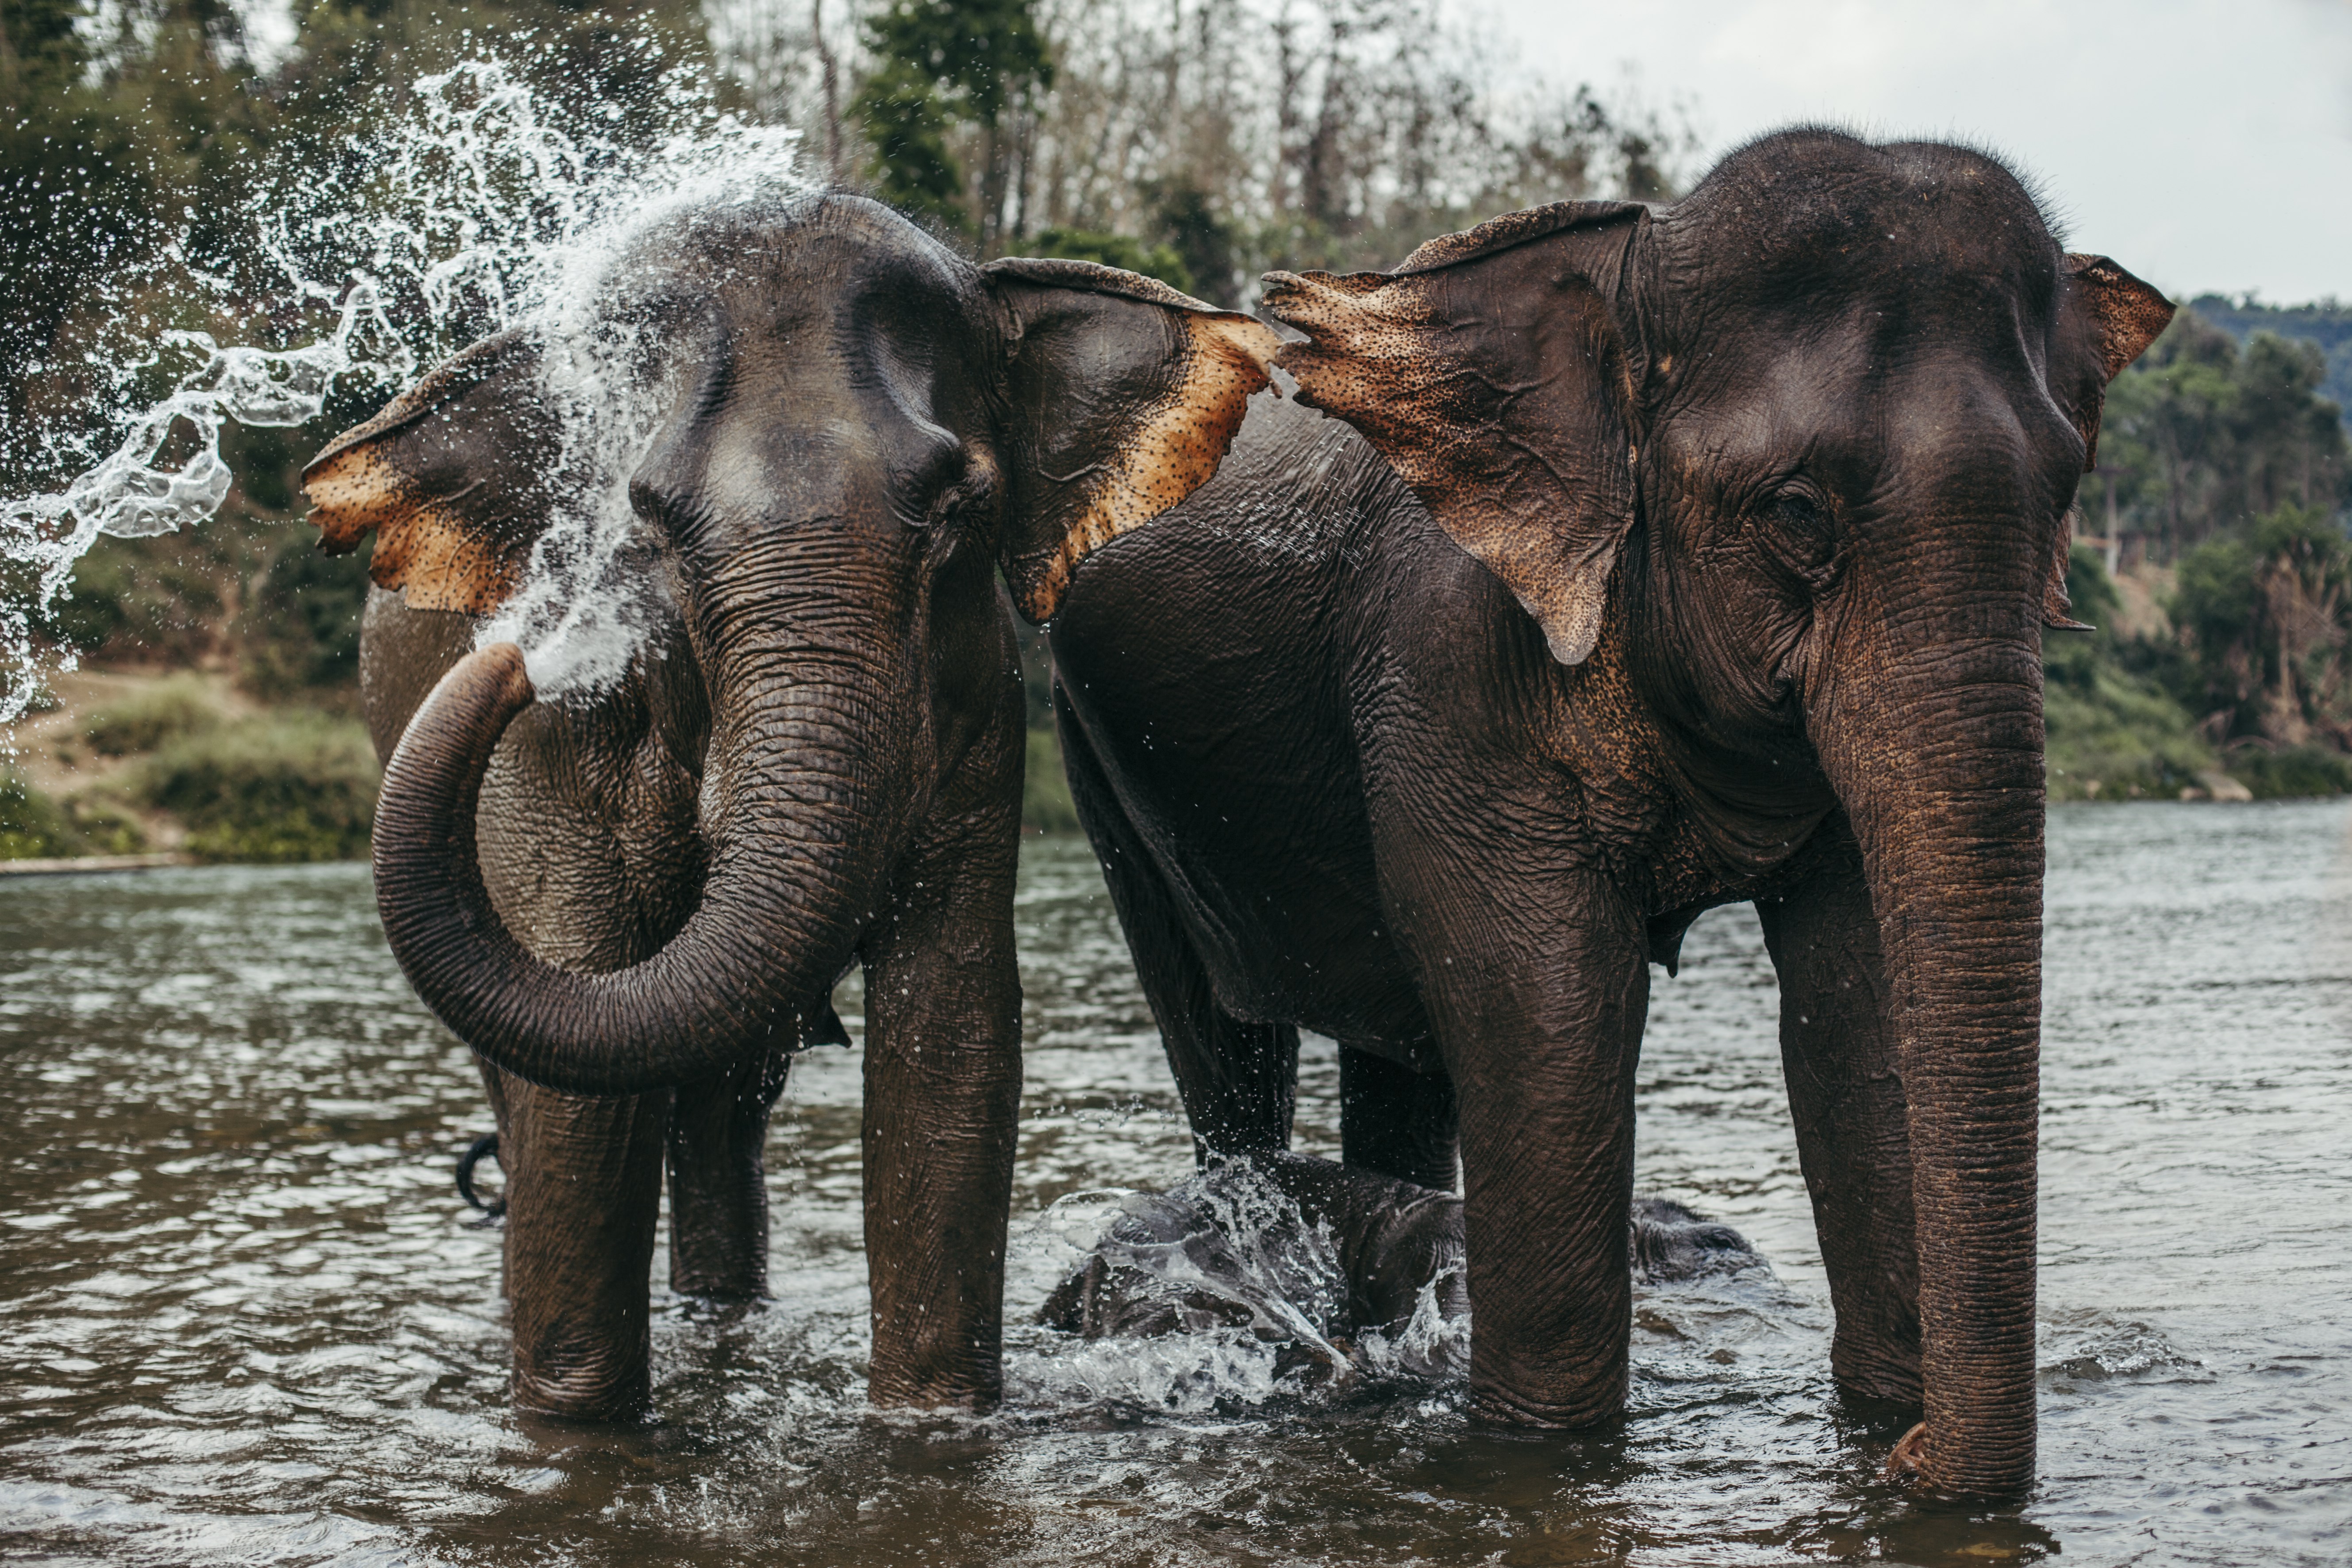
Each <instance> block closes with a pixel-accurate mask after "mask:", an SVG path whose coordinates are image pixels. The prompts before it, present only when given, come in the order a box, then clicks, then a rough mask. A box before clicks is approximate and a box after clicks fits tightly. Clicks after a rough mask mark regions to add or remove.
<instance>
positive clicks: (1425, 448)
mask: <svg viewBox="0 0 2352 1568" xmlns="http://www.w3.org/2000/svg"><path fill="white" fill-rule="evenodd" d="M1646 216H1647V209H1646V208H1644V207H1642V206H1639V205H1634V204H1631V203H1625V202H1561V203H1559V204H1557V205H1552V206H1547V207H1536V208H1532V209H1530V210H1528V211H1527V212H1520V213H1512V214H1510V215H1508V216H1504V217H1499V218H1496V219H1495V220H1494V221H1493V222H1491V223H1487V224H1483V225H1481V226H1478V227H1477V228H1475V229H1472V230H1470V231H1469V232H1468V233H1466V234H1457V235H1448V236H1445V237H1443V238H1439V239H1433V240H1431V241H1430V242H1429V243H1428V244H1427V245H1424V246H1423V247H1421V248H1420V249H1419V250H1416V251H1414V252H1413V253H1412V255H1411V256H1409V257H1407V258H1405V260H1404V262H1403V264H1402V266H1400V267H1398V268H1397V269H1396V270H1395V271H1394V272H1388V273H1381V272H1359V273H1354V274H1350V275H1347V276H1335V275H1333V274H1330V273H1325V272H1309V273H1306V274H1304V275H1297V274H1292V273H1287V272H1274V273H1269V274H1267V275H1266V280H1265V281H1266V291H1265V303H1266V307H1267V309H1268V310H1271V311H1272V312H1273V313H1274V314H1275V315H1276V317H1278V318H1280V319H1281V320H1282V321H1286V322H1287V323H1288V324H1289V325H1291V326H1294V327H1297V328H1298V329H1299V330H1300V331H1304V332H1305V333H1307V338H1308V341H1307V342H1304V343H1291V344H1288V345H1286V347H1285V348H1284V349H1283V351H1282V353H1280V355H1279V356H1277V359H1276V363H1278V364H1280V365H1281V366H1282V368H1283V369H1285V370H1286V371H1288V372H1290V373H1291V374H1293V375H1296V376H1297V378H1298V397H1299V401H1301V402H1303V403H1306V404H1307V405H1310V406H1312V407H1316V408H1320V409H1323V410H1324V411H1326V412H1327V413H1329V414H1333V415H1336V416H1339V418H1342V419H1345V420H1346V421H1347V422H1348V423H1349V424H1350V425H1352V426H1355V427H1356V428H1357V429H1358V430H1360V431H1361V432H1362V433H1363V435H1364V437H1365V438H1366V439H1367V440H1369V441H1370V442H1371V444H1372V446H1373V447H1375V448H1376V449H1377V450H1378V451H1379V452H1380V454H1381V456H1382V457H1384V458H1387V459H1388V461H1389V463H1390V466H1391V467H1392V468H1395V469H1396V471H1397V473H1398V475H1399V477H1401V478H1402V479H1403V480H1404V481H1405V483H1407V484H1408V485H1410V486H1412V489H1413V492H1414V493H1415V494H1416V495H1418V496H1419V497H1420V498H1421V500H1422V504H1423V505H1424V506H1426V507H1428V508H1429V510H1430V514H1431V515H1432V516H1433V517H1434V518H1435V519H1436V520H1437V522H1438V524H1439V526H1441V527H1443V528H1444V530H1445V531H1446V532H1447V533H1448V534H1449V535H1451V536H1452V537H1453V539H1454V542H1456V543H1457V544H1459V545H1461V546H1462V548H1463V549H1465V550H1466V551H1468V552H1470V553H1471V554H1472V555H1474V556H1475V557H1476V558H1477V559H1478V560H1479V561H1481V562H1483V563H1485V564H1486V568H1487V569H1488V570H1489V571H1491V572H1493V573H1494V574H1495V575H1496V577H1498V578H1500V579H1501V580H1502V581H1503V583H1504V584H1505V585H1506V586H1507V587H1508V588H1509V589H1510V590H1511V592H1512V593H1513V594H1514V595H1517V597H1518V601H1519V603H1520V604H1521V605H1525V606H1526V608H1527V611H1528V614H1529V615H1531V616H1534V617H1535V618H1536V621H1537V623H1538V625H1540V626H1542V627H1543V632H1544V637H1545V639H1546V640H1547V641H1548V642H1549V644H1550V646H1551V652H1552V657H1553V658H1557V659H1559V661H1560V662H1561V663H1562V664H1580V663H1582V662H1583V661H1584V659H1585V658H1588V657H1590V656H1591V652H1592V647H1593V644H1594V642H1595V641H1596V640H1597V639H1598V638H1599V637H1600V635H1601V617H1602V614H1603V612H1604V611H1605V610H1606V608H1607V605H1608V594H1609V579H1610V574H1611V573H1612V569H1613V568H1614V566H1615V563H1616V559H1617V552H1618V546H1619V545H1620V543H1621V542H1622V541H1623V539H1624V537H1625V533H1626V531H1627V530H1628V529H1629V528H1631V527H1632V526H1633V431H1632V426H1631V416H1632V410H1633V382H1632V377H1631V374H1630V371H1629V367H1628V361H1627V353H1626V345H1625V343H1624V342H1623V339H1622V334H1621V333H1620V331H1619V328H1618V323H1617V315H1616V310H1615V309H1614V303H1613V302H1614V300H1615V299H1616V297H1617V291H1618V285H1619V283H1620V280H1621V279H1622V276H1623V273H1624V268H1625V260H1626V255H1627V252H1628V250H1629V248H1630V247H1631V246H1632V245H1633V238H1634V236H1635V235H1636V234H1637V233H1638V232H1639V230H1640V228H1641V226H1642V225H1643V223H1644V222H1645V221H1646Z"/></svg>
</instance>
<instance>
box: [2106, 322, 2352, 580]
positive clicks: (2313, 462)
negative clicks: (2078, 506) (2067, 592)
mask: <svg viewBox="0 0 2352 1568" xmlns="http://www.w3.org/2000/svg"><path fill="white" fill-rule="evenodd" d="M2324 374H2326V363H2325V361H2324V359H2323V357H2322V355H2321V353H2320V350H2319V349H2318V348H2317V347H2315V345H2313V344H2310V343H2302V342H2288V341H2287V340H2286V339H2284V338H2280V337H2275V336H2273V335H2271V334H2269V333H2261V334H2257V335H2256V336H2255V337H2254V338H2253V339H2252V341H2251V342H2249V343H2248V344H2247V345H2246V346H2245V348H2244V349H2243V350H2241V349H2240V348H2239V346H2238V344H2237V342H2236V341H2235V340H2233V339H2232V338H2231V337H2230V335H2229V334H2228V333H2226V332H2223V331H2219V330H2217V329H2215V328H2214V327H2212V326H2210V325H2209V324H2208V323H2206V322H2205V321H2203V320H2202V319H2200V317H2199V316H2198V315H2197V313H2196V312H2195V311H2194V310H2182V311H2181V312H2180V313H2179V315H2178V316H2176V317H2175V318H2174V319H2173V322H2172V325H2171V326H2170V327H2169V328H2168V329H2167V330H2166V331H2165V333H2164V335H2163V336H2162V337H2160V338H2158V340H2157V342H2156V343H2155V344H2154V346H2152V347H2151V348H2150V349H2149V350H2148V352H2147V353H2146V354H2145V355H2143V356H2142V357H2141V359H2140V361H2139V362H2138V363H2137V364H2135V365H2133V366H2132V367H2131V368H2129V369H2127V370H2126V371H2125V372H2124V373H2123V374H2121V375H2118V376H2117V377H2116V379H2115V381H2114V383H2113V384H2111V385H2110V386H2109V387H2108V388H2107V399H2106V407H2105V417H2104V419H2103V422H2102V426H2101V430H2100V435H2099V452H2098V458H2099V473H2098V475H2097V476H2096V477H2095V478H2094V479H2091V480H2088V481H2086V482H2085V484H2084V498H2083V499H2084V504H2085V506H2086V507H2087V508H2088V509H2090V510H2091V512H2092V514H2093V516H2094V517H2095V518H2101V517H2102V514H2103V513H2104V519H2103V525H2104V524H2105V521H2112V524H2113V525H2114V526H2115V527H2116V528H2118V529H2120V530H2121V531H2124V532H2126V533H2135V534H2138V535H2141V536H2142V537H2144V538H2145V539H2146V540H2147V542H2148V547H2149V549H2150V550H2151V552H2153V553H2154V554H2155V555H2156V556H2157V557H2158V559H2162V560H2171V559H2173V558H2175V557H2177V556H2179V555H2181V554H2184V553H2186V552H2189V551H2190V550H2193V549H2195V548H2196V547H2197V546H2198V545H2200V544H2201V543H2203V542H2206V541H2207V540H2210V539H2212V538H2215V537H2216V536H2218V535H2220V534H2222V533H2225V532H2227V531H2230V530H2231V529H2232V528H2235V527H2237V526H2239V525H2240V524H2242V523H2245V522H2248V521H2252V519H2255V518H2258V517H2262V516H2264V515H2267V514H2271V513H2274V512H2276V511H2277V510H2279V509H2280V508H2282V507H2284V506H2288V505H2294V506H2297V507H2302V508H2305V509H2310V510H2315V511H2316V512H2318V513H2319V514H2321V515H2323V516H2333V515H2336V513H2337V512H2338V511H2339V510H2342V509H2343V508H2344V507H2345V506H2346V504H2347V502H2352V439H2347V435H2346V432H2345V426H2344V422H2343V418H2342V411H2341V410H2340V409H2338V408H2337V406H2336V405H2335V404H2333V403H2330V402H2328V401H2327V400H2326V398H2324V397H2322V396H2321V395H2319V384H2320V381H2321V378H2322V377H2323V375H2324Z"/></svg>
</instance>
